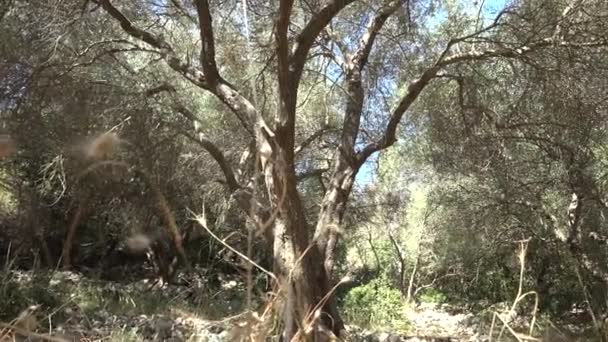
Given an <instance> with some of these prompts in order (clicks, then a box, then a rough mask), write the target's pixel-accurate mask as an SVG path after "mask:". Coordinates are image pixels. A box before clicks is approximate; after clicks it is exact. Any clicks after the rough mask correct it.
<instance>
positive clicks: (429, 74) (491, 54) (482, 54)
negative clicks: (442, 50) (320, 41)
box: [357, 38, 607, 164]
mask: <svg viewBox="0 0 608 342" xmlns="http://www.w3.org/2000/svg"><path fill="white" fill-rule="evenodd" d="M606 45H607V42H606V41H604V40H597V41H590V42H585V43H571V42H553V39H552V38H545V39H543V40H540V41H538V42H536V43H533V44H530V45H525V46H522V47H519V48H496V49H487V50H484V51H470V52H466V53H459V54H454V55H451V56H447V57H445V58H440V59H439V60H438V61H437V62H436V63H435V64H434V65H433V66H431V67H429V68H428V69H427V70H426V71H424V72H423V73H422V75H421V76H420V78H418V79H417V80H415V81H414V82H412V83H411V84H410V85H409V87H408V91H407V94H406V95H405V96H404V97H403V98H402V99H401V101H400V102H399V104H398V105H397V107H396V108H395V109H394V110H393V113H392V114H391V117H390V119H389V122H388V124H387V126H386V128H385V130H384V134H383V135H382V137H381V138H380V139H379V140H378V141H376V142H373V143H370V144H368V145H367V146H365V147H364V148H363V150H361V151H360V152H359V153H358V156H357V159H358V161H359V163H361V164H362V163H363V162H365V160H366V159H367V158H368V157H369V156H370V155H372V154H373V153H375V152H377V151H380V150H383V149H385V148H387V147H389V146H391V145H393V144H394V143H395V141H396V140H397V139H396V131H397V126H398V125H399V122H400V121H401V118H402V117H403V115H404V113H405V112H406V111H407V110H408V109H409V108H410V106H411V105H412V103H414V101H415V100H416V99H417V98H418V96H419V95H420V93H421V92H422V90H423V89H424V88H425V87H426V86H427V85H428V84H429V82H430V81H431V80H432V79H433V78H435V77H436V76H437V73H438V72H439V70H441V69H442V68H445V67H447V66H450V65H453V64H458V63H461V62H469V61H476V60H488V59H492V58H498V57H502V58H523V57H524V56H525V55H527V54H530V53H532V52H534V51H538V50H539V49H542V48H545V47H550V46H556V47H562V48H588V47H599V46H606Z"/></svg>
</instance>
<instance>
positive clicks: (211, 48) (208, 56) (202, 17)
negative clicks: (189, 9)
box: [195, 0, 219, 85]
mask: <svg viewBox="0 0 608 342" xmlns="http://www.w3.org/2000/svg"><path fill="white" fill-rule="evenodd" d="M195 3H196V12H197V13H198V24H199V30H200V35H201V45H202V46H201V57H200V59H201V65H202V66H203V72H204V73H205V76H206V77H207V81H208V82H209V83H210V84H212V85H214V84H215V83H216V82H217V80H218V79H219V73H218V70H217V64H216V63H215V42H214V37H213V25H212V23H211V13H210V12H209V2H208V1H207V0H196V1H195Z"/></svg>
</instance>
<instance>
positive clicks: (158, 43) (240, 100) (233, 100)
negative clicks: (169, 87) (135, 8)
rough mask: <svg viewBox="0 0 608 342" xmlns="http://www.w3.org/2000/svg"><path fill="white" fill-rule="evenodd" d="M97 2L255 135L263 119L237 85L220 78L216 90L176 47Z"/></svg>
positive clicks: (102, 1)
mask: <svg viewBox="0 0 608 342" xmlns="http://www.w3.org/2000/svg"><path fill="white" fill-rule="evenodd" d="M96 1H98V3H99V4H101V5H102V7H103V8H104V10H106V11H107V12H108V13H109V14H110V15H111V16H112V17H113V18H114V19H116V20H117V21H118V22H119V23H120V26H121V27H122V28H123V30H124V31H125V32H126V33H128V34H129V35H131V36H132V37H134V38H137V39H140V40H143V41H144V42H146V43H148V44H150V45H152V46H154V47H156V48H158V49H160V50H161V51H160V53H161V55H162V56H163V59H164V60H165V62H166V63H167V65H169V67H171V69H173V70H175V71H177V72H178V73H180V74H181V75H182V76H183V77H184V78H186V79H187V80H189V81H190V82H192V83H193V84H195V85H196V86H198V87H200V88H202V89H206V90H209V91H210V92H212V93H213V94H214V95H215V96H216V97H217V98H218V99H219V100H221V101H222V102H223V103H224V104H226V106H228V108H230V110H231V111H232V112H233V113H234V114H235V115H236V116H237V117H238V119H239V120H240V121H241V123H242V124H243V126H244V127H245V129H246V130H247V131H248V132H249V134H250V135H253V129H252V127H253V123H254V122H255V121H256V120H260V119H259V118H258V116H257V110H256V109H255V107H254V106H253V104H252V103H251V102H250V101H249V100H247V99H246V98H245V97H244V96H243V95H241V94H240V93H239V92H238V91H237V90H236V89H235V87H234V86H232V85H231V84H229V83H228V82H226V81H225V80H223V79H221V78H219V77H218V78H217V79H214V82H215V83H214V84H213V87H211V86H210V84H209V82H208V80H207V78H206V75H204V74H203V72H202V71H201V70H199V69H197V68H194V67H192V66H190V65H189V64H188V63H186V62H183V61H182V60H181V59H180V58H178V57H177V55H176V54H175V53H174V50H173V48H172V47H171V46H170V45H169V44H168V43H167V42H165V41H164V40H163V39H162V38H161V37H159V36H156V35H154V34H152V33H150V32H147V31H144V30H142V29H140V28H137V27H135V26H134V25H133V24H132V23H131V21H129V19H127V17H126V16H125V15H124V14H122V13H121V12H120V11H119V10H118V9H117V8H116V7H114V6H113V5H112V4H111V3H110V1H109V0H96ZM212 51H213V50H211V52H212ZM206 53H208V54H209V53H210V52H209V50H206ZM263 126H265V124H263Z"/></svg>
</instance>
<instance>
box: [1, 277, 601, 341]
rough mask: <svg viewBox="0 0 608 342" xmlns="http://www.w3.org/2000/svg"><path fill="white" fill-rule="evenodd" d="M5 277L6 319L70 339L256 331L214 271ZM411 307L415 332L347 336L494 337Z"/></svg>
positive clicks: (214, 337) (234, 285)
mask: <svg viewBox="0 0 608 342" xmlns="http://www.w3.org/2000/svg"><path fill="white" fill-rule="evenodd" d="M0 278H1V279H0V280H1V281H0V296H1V297H0V315H2V316H0V322H6V323H9V322H10V323H17V324H18V325H20V326H21V327H22V328H26V329H27V330H31V331H37V332H40V333H49V332H50V333H51V334H52V335H53V336H56V337H62V338H64V339H66V340H69V341H230V340H233V339H231V336H242V335H243V334H251V333H252V332H253V330H247V329H249V328H250V327H251V326H248V323H250V322H252V319H251V317H248V316H246V315H242V314H241V315H237V314H236V313H238V312H243V305H244V304H243V303H244V301H243V293H244V292H245V289H244V288H243V287H242V285H240V282H238V281H236V280H234V279H220V280H219V281H218V282H217V283H215V284H209V283H208V281H207V280H205V279H206V278H208V277H202V276H201V277H199V278H198V279H190V280H189V283H190V284H191V285H190V286H173V285H171V286H164V287H162V288H158V287H154V286H153V284H151V283H149V282H148V281H139V282H135V283H128V284H127V283H117V282H108V281H101V280H93V279H90V278H86V277H83V276H82V275H80V274H77V273H72V272H53V273H50V274H36V275H34V274H32V273H31V272H8V273H0ZM256 304H257V305H260V306H263V303H261V302H260V303H254V305H256ZM32 305H36V306H33V307H32ZM28 308H31V310H32V311H33V313H32V314H30V313H29V311H28ZM405 315H406V316H407V319H408V320H409V321H410V322H411V331H410V332H409V333H408V334H407V336H403V335H394V334H390V333H387V332H377V331H369V330H365V329H360V328H357V327H352V326H349V327H348V329H347V330H348V334H347V335H348V336H347V339H348V340H351V341H370V342H384V341H386V342H393V341H487V340H488V338H487V333H488V332H489V329H488V326H487V324H486V323H483V322H484V321H483V319H482V318H481V316H480V315H474V314H473V313H471V312H468V311H466V310H463V309H461V308H459V307H455V306H450V305H446V304H431V303H422V304H420V305H418V306H417V307H412V308H411V309H408V310H407V312H406V313H405ZM24 317H27V319H25V318H24ZM226 317H228V318H226ZM15 319H16V320H17V322H16V321H15ZM11 321H12V322H11ZM485 322H487V316H486V318H485ZM267 327H268V328H270V326H267ZM259 328H260V326H258V330H257V332H258V333H260V331H259V330H260V329H259ZM7 331H8V330H7V329H4V330H3V328H2V327H0V341H4V338H6V337H7V336H5V335H7ZM505 335H507V334H505ZM494 340H496V339H494ZM501 340H502V341H508V340H509V339H508V337H505V338H503V339H501ZM553 340H554V341H570V340H572V341H574V340H576V339H562V340H560V339H553ZM553 340H552V341H553ZM579 340H580V339H579ZM584 340H585V341H589V340H590V339H584Z"/></svg>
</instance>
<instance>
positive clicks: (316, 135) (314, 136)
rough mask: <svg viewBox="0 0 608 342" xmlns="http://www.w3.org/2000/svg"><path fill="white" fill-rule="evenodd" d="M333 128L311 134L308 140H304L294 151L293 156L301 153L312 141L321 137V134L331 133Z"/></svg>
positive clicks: (322, 129)
mask: <svg viewBox="0 0 608 342" xmlns="http://www.w3.org/2000/svg"><path fill="white" fill-rule="evenodd" d="M332 130H333V128H321V129H320V130H318V131H316V132H314V133H313V134H311V135H310V136H309V137H308V138H306V139H305V140H304V141H302V143H301V144H300V145H298V147H296V149H295V154H298V153H301V152H302V151H303V150H304V149H305V148H307V147H308V146H309V145H310V144H312V142H313V141H315V140H316V139H318V138H319V137H321V136H322V135H323V134H325V133H327V132H330V131H332Z"/></svg>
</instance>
